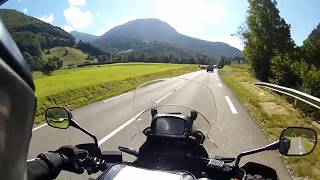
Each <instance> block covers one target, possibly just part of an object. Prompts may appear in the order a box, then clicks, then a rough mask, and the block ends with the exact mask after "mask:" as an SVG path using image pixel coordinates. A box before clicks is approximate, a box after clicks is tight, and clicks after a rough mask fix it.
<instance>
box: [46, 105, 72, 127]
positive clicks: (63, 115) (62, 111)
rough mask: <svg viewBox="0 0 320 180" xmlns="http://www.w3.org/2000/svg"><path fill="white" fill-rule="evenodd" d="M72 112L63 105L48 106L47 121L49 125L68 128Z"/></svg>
mask: <svg viewBox="0 0 320 180" xmlns="http://www.w3.org/2000/svg"><path fill="white" fill-rule="evenodd" d="M70 114H71V113H69V110H67V109H66V108H63V107H51V108H48V109H47V111H46V114H45V119H46V122H47V123H48V125H49V126H51V127H54V128H59V129H66V128H68V127H69V123H70V120H71V115H70Z"/></svg>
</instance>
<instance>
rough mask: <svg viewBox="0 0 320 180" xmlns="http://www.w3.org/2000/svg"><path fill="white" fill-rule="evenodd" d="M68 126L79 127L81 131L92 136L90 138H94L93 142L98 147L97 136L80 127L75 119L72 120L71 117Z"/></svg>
mask: <svg viewBox="0 0 320 180" xmlns="http://www.w3.org/2000/svg"><path fill="white" fill-rule="evenodd" d="M70 126H72V127H74V128H77V129H80V130H81V131H82V132H84V133H86V134H87V135H88V136H90V137H92V139H93V140H94V144H96V145H97V147H98V140H97V138H96V137H95V136H94V135H93V134H92V133H90V132H89V131H87V130H86V129H84V128H83V127H81V126H80V125H79V124H78V123H77V122H76V121H74V120H73V119H71V120H70Z"/></svg>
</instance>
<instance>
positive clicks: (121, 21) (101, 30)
mask: <svg viewBox="0 0 320 180" xmlns="http://www.w3.org/2000/svg"><path fill="white" fill-rule="evenodd" d="M134 19H136V18H135V17H131V16H122V17H120V19H119V20H118V21H116V22H114V21H112V20H109V21H108V22H107V23H106V24H105V25H104V26H103V27H101V28H99V29H98V30H97V33H96V35H97V36H101V35H103V34H104V33H105V32H107V31H109V30H110V29H111V28H113V27H115V26H119V25H121V24H124V23H126V22H128V21H132V20H134Z"/></svg>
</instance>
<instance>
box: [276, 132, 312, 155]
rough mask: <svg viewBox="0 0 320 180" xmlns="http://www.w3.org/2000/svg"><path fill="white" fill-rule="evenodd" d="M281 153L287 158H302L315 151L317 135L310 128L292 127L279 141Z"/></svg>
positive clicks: (283, 133)
mask: <svg viewBox="0 0 320 180" xmlns="http://www.w3.org/2000/svg"><path fill="white" fill-rule="evenodd" d="M279 142H280V144H279V152H280V153H281V154H282V155H286V156H302V155H306V154H309V153H311V152H312V151H313V149H314V148H315V146H316V144H317V133H316V132H315V131H314V130H313V129H310V128H301V127H290V128H287V129H285V130H284V131H283V132H282V133H281V136H280V139H279Z"/></svg>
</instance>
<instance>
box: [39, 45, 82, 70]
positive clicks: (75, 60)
mask: <svg viewBox="0 0 320 180" xmlns="http://www.w3.org/2000/svg"><path fill="white" fill-rule="evenodd" d="M66 51H68V54H65V53H66ZM45 52H46V51H45ZM45 52H44V53H43V58H44V59H45V60H48V59H49V58H50V57H53V56H56V57H59V58H61V59H62V60H63V66H68V65H69V64H74V65H78V64H83V63H84V62H85V60H86V58H87V56H88V55H87V54H85V53H83V52H82V51H80V50H79V49H75V48H70V47H54V48H51V49H50V54H46V53H45Z"/></svg>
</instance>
